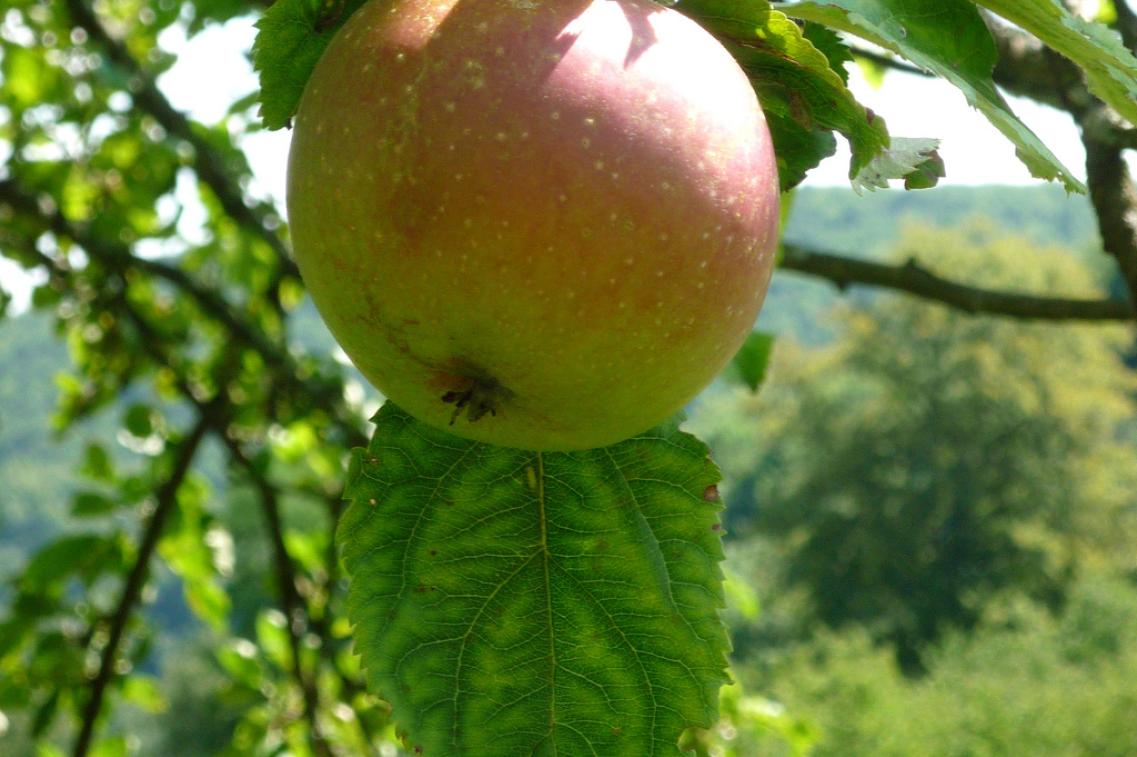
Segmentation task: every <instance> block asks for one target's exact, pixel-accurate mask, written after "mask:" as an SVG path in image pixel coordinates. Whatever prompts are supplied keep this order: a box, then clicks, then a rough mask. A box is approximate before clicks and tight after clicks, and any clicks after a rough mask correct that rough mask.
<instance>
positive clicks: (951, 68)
mask: <svg viewBox="0 0 1137 757" xmlns="http://www.w3.org/2000/svg"><path fill="white" fill-rule="evenodd" d="M779 7H780V8H781V9H782V10H784V11H785V12H786V13H787V14H788V15H790V16H793V17H794V18H798V19H802V20H803V21H814V22H816V23H820V24H825V25H827V26H830V27H832V28H834V29H838V30H840V31H844V32H847V33H849V34H853V35H856V36H859V37H862V38H864V39H866V40H868V41H870V42H872V43H873V44H876V45H879V46H881V47H883V48H885V49H887V50H891V51H893V52H895V53H897V54H899V55H902V56H903V57H905V58H907V59H908V60H910V61H912V62H913V63H915V64H916V65H918V66H921V67H922V68H925V69H927V70H929V71H931V72H933V73H935V74H936V75H938V76H941V77H943V78H944V79H946V80H947V81H949V82H951V83H952V84H953V85H955V86H956V87H958V88H959V89H960V91H962V92H963V94H964V96H965V97H966V98H967V101H968V102H969V103H970V104H971V105H972V106H974V107H975V108H977V109H979V111H980V112H981V113H983V115H985V116H986V117H987V119H988V120H989V121H990V122H991V123H992V124H993V125H994V126H995V127H996V128H997V129H998V130H999V131H1001V132H1002V133H1003V135H1004V136H1006V137H1007V138H1008V139H1010V140H1011V141H1012V142H1013V143H1014V144H1015V147H1016V148H1017V149H1016V153H1017V154H1018V156H1019V159H1020V160H1021V161H1022V162H1023V163H1024V164H1025V165H1026V167H1027V168H1028V169H1029V170H1030V172H1031V174H1033V175H1034V176H1037V177H1039V178H1042V179H1049V180H1058V181H1061V182H1062V184H1063V185H1064V186H1065V187H1066V190H1067V191H1071V192H1085V187H1084V186H1083V184H1082V183H1081V182H1080V181H1078V179H1076V178H1075V177H1074V176H1073V175H1072V174H1071V173H1070V171H1069V170H1067V169H1066V167H1065V166H1063V165H1062V163H1061V162H1060V161H1059V160H1058V158H1056V157H1055V156H1054V154H1053V153H1052V152H1050V150H1049V149H1048V148H1047V147H1046V145H1044V144H1043V143H1042V142H1041V140H1039V138H1038V137H1037V136H1035V134H1034V132H1032V131H1031V130H1030V129H1029V128H1027V126H1026V124H1024V123H1023V122H1022V121H1020V120H1019V119H1018V117H1017V116H1016V115H1015V114H1014V113H1013V112H1011V108H1010V106H1009V105H1008V104H1007V102H1006V101H1005V100H1004V99H1003V96H1002V95H1001V94H999V91H998V89H996V88H995V82H994V81H993V80H992V78H991V75H992V72H993V71H994V70H995V62H996V59H997V56H998V54H997V51H996V49H995V42H994V40H992V38H991V32H990V31H989V30H988V29H987V25H986V24H985V23H984V22H983V19H982V17H980V15H979V11H978V10H976V8H975V6H974V5H972V4H971V3H970V2H968V1H967V0H816V1H815V2H795V3H791V4H787V5H782V6H779ZM945 30H950V33H945Z"/></svg>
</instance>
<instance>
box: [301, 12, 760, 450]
mask: <svg viewBox="0 0 1137 757" xmlns="http://www.w3.org/2000/svg"><path fill="white" fill-rule="evenodd" d="M288 214H289V219H290V223H291V233H292V240H293V245H294V249H295V256H296V260H297V264H298V265H299V268H300V271H301V274H302V276H303V278H304V280H305V282H306V283H307V286H308V288H309V290H310V292H311V295H312V298H313V300H314V301H315V303H316V306H317V308H318V309H319V311H320V313H321V315H322V316H323V318H324V319H325V321H326V322H327V324H328V326H329V328H330V329H331V331H332V333H333V335H334V336H335V337H336V339H337V340H338V341H339V343H340V345H342V347H343V349H344V351H345V352H346V353H347V354H348V356H349V357H350V358H351V359H352V361H353V362H354V363H355V364H356V365H357V366H358V368H359V370H360V371H361V372H362V373H363V375H364V376H366V377H367V379H368V380H369V381H371V382H372V383H373V384H374V385H375V386H376V387H377V388H378V389H379V390H380V391H381V392H382V393H383V394H385V395H386V396H387V397H389V398H390V399H392V400H394V401H395V402H397V403H398V404H399V405H400V406H402V407H403V408H404V409H405V410H406V411H407V412H409V413H410V414H412V415H414V416H415V417H417V418H418V419H420V420H422V421H424V422H426V423H429V424H433V425H435V426H439V427H442V428H449V429H450V430H451V431H452V432H453V433H455V434H457V435H459V436H463V437H467V438H471V439H476V440H479V441H483V442H488V443H492V444H497V445H503V446H508V447H518V448H523V449H529V450H538V451H542V450H574V449H587V448H592V447H599V446H604V445H608V444H612V443H615V442H618V441H621V440H623V439H626V438H628V437H630V436H633V435H635V434H637V433H639V432H642V431H644V430H646V429H648V428H650V427H652V426H653V425H655V424H657V423H659V422H661V421H663V420H665V419H666V418H667V417H669V416H670V415H672V414H673V413H674V412H676V411H677V410H679V409H680V408H681V407H682V406H683V405H684V403H686V402H687V401H688V400H690V399H691V398H692V397H693V396H694V395H695V394H696V393H697V392H698V391H699V390H700V389H702V388H703V387H704V386H705V385H706V384H707V383H709V382H710V381H711V379H712V378H713V377H714V376H715V374H716V373H718V372H719V370H720V369H721V368H722V367H723V366H724V365H725V364H726V363H727V361H728V360H729V359H730V357H731V356H732V355H733V353H734V352H735V351H736V350H737V348H738V347H739V346H740V345H741V343H742V341H743V340H744V339H745V337H746V335H747V334H748V332H749V331H750V329H751V327H752V325H753V323H754V319H755V317H756V316H757V313H758V309H759V307H760V306H761V303H762V299H763V297H764V296H765V291H766V287H767V284H768V282H769V277H770V272H771V268H772V266H773V262H774V248H775V245H776V237H777V223H778V179H777V169H776V166H775V159H774V153H773V149H772V147H771V143H770V135H769V132H768V130H767V127H766V122H765V119H764V117H763V114H762V110H761V108H760V107H759V104H758V101H757V98H756V96H755V94H754V90H753V88H752V87H751V85H750V83H749V82H748V80H747V77H746V75H745V74H744V73H743V72H742V71H741V70H740V69H739V67H738V65H737V64H736V63H735V61H734V60H733V58H732V57H731V56H730V54H729V53H728V52H727V51H726V50H725V49H724V48H723V47H722V46H721V45H720V44H719V43H718V42H717V41H716V40H715V39H714V38H713V37H712V36H711V35H709V34H708V33H707V32H705V31H704V30H703V29H702V28H701V27H700V26H699V25H698V24H696V23H694V22H693V21H691V20H690V19H688V18H687V17H685V16H683V15H682V14H680V13H678V12H676V11H674V10H669V9H667V8H664V7H663V6H661V5H658V4H656V3H654V2H650V1H649V0H393V1H388V0H372V2H370V3H368V4H367V5H365V6H363V7H362V8H361V9H360V10H359V11H357V12H356V13H355V14H354V15H353V16H352V17H351V18H350V19H349V20H348V21H347V23H346V24H345V25H344V26H343V27H342V28H341V29H340V31H339V32H338V33H337V34H336V35H335V37H334V38H333V39H332V41H331V43H330V44H329V46H328V48H327V49H326V51H325V52H324V54H323V56H322V58H321V59H320V61H319V63H318V65H317V67H316V69H315V71H314V72H313V74H312V77H311V79H310V80H309V81H308V83H307V85H306V88H305V90H304V94H303V97H302V99H301V102H300V106H299V112H298V114H297V116H296V119H295V124H294V133H293V137H292V146H291V151H290V155H289V164H288Z"/></svg>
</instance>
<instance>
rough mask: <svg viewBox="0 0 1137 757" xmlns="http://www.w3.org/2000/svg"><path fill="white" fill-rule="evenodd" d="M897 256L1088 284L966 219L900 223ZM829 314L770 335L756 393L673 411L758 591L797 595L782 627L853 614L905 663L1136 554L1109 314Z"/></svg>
mask: <svg viewBox="0 0 1137 757" xmlns="http://www.w3.org/2000/svg"><path fill="white" fill-rule="evenodd" d="M897 252H898V253H900V254H902V255H903V256H905V257H910V256H911V257H916V258H918V259H920V260H922V261H924V262H925V263H927V264H929V265H931V266H933V267H934V268H940V269H943V270H950V271H953V272H956V273H957V274H958V275H959V276H960V277H963V278H965V279H971V278H974V279H976V280H982V281H986V282H989V283H996V284H1003V285H1005V286H1007V287H1011V288H1014V287H1021V288H1024V289H1028V290H1030V289H1034V290H1038V289H1044V290H1046V291H1054V292H1066V293H1070V294H1075V293H1078V294H1083V295H1084V294H1087V293H1089V292H1092V291H1093V290H1094V288H1095V283H1094V281H1093V278H1092V276H1090V275H1089V273H1088V272H1087V271H1086V269H1085V267H1084V266H1082V265H1081V264H1080V263H1079V262H1078V261H1077V259H1076V258H1075V257H1073V256H1072V255H1070V254H1068V253H1065V252H1063V251H1062V250H1061V249H1058V248H1042V247H1039V246H1037V245H1031V244H1029V243H1028V242H1027V241H1026V240H1024V239H1022V238H1019V237H1013V236H1005V235H1003V234H1000V233H998V232H996V231H995V230H994V229H992V227H990V225H989V224H985V223H975V224H971V225H964V226H962V227H960V228H957V229H953V230H950V231H947V230H943V231H934V230H930V229H926V228H925V229H921V228H916V227H911V228H909V229H908V230H907V231H906V232H905V233H904V235H903V236H902V237H901V239H900V240H899V242H898V245H897ZM839 320H840V325H839V326H838V328H837V335H836V339H835V341H834V343H833V344H831V345H829V346H827V347H825V348H822V349H816V350H802V349H801V348H797V349H795V348H793V346H792V344H789V343H787V341H786V340H779V344H778V348H777V350H776V351H775V360H774V365H773V367H772V369H771V374H772V378H771V379H770V380H769V381H768V383H767V385H766V386H765V387H764V389H763V391H762V392H761V393H760V394H759V395H758V396H756V397H755V396H753V395H750V394H749V393H745V392H739V391H734V392H729V393H724V394H721V395H719V396H718V397H714V398H711V399H708V400H707V402H705V403H704V404H703V405H702V406H701V407H700V412H699V413H698V414H697V415H696V417H695V418H694V419H693V424H692V427H693V428H694V430H695V431H696V432H697V433H699V434H701V435H703V436H704V437H705V438H708V439H709V440H710V443H711V446H712V448H713V449H715V450H716V457H717V459H718V461H719V462H720V464H721V465H722V466H723V470H724V473H725V476H726V480H727V488H726V492H725V496H726V499H727V502H728V510H727V516H726V523H727V526H728V529H729V530H730V531H732V532H733V533H734V534H735V535H736V537H737V538H742V539H746V538H753V539H755V540H758V541H760V542H762V543H763V544H765V545H767V546H766V549H767V550H768V551H769V552H770V553H772V554H773V555H775V556H776V558H775V559H776V564H777V565H778V566H780V567H779V569H778V570H779V575H778V577H777V581H776V583H775V584H774V586H777V587H779V588H778V589H776V590H775V589H774V587H773V586H771V587H769V588H770V590H772V591H776V593H777V594H779V595H781V594H787V595H788V594H792V593H793V592H792V591H791V590H796V591H797V592H800V596H799V597H798V601H799V603H800V604H799V606H796V607H795V612H804V617H803V618H802V619H799V620H798V622H799V623H805V624H808V619H809V618H814V619H816V620H819V621H821V622H823V623H825V624H827V625H829V626H831V627H835V628H839V627H843V626H847V625H850V624H856V625H859V626H861V627H863V628H864V629H865V630H866V632H867V633H868V635H869V637H870V638H872V639H873V640H875V641H877V642H887V643H889V644H890V645H892V647H893V649H894V651H895V652H896V654H897V657H898V659H899V660H900V662H901V663H902V665H903V666H904V668H905V670H907V671H908V672H918V671H919V670H920V669H921V666H922V661H921V655H922V650H923V649H924V648H925V647H926V646H927V645H928V644H929V643H930V642H933V641H935V640H937V639H938V638H939V637H940V636H941V635H943V634H944V633H945V632H947V631H949V630H950V629H953V628H956V629H964V630H965V629H967V628H970V627H972V626H974V625H975V624H976V623H978V622H979V621H980V620H981V619H982V618H983V617H984V614H985V609H986V607H987V606H988V605H989V604H991V603H993V602H997V601H1000V600H1001V599H1002V598H1003V597H1004V595H1006V594H1008V593H1011V594H1023V595H1026V596H1029V597H1032V598H1034V599H1036V600H1038V601H1040V602H1042V603H1043V604H1045V605H1046V606H1048V607H1050V608H1052V609H1058V608H1059V607H1060V606H1061V604H1062V601H1063V599H1064V595H1065V589H1066V587H1067V584H1068V583H1069V581H1070V580H1071V578H1072V577H1073V576H1074V575H1075V574H1076V572H1077V571H1078V570H1079V568H1081V567H1083V566H1093V565H1095V564H1098V563H1102V562H1105V563H1109V564H1113V565H1117V566H1119V567H1120V568H1122V569H1132V568H1134V567H1137V562H1134V559H1133V554H1134V553H1135V552H1134V548H1135V547H1137V541H1135V539H1134V536H1135V535H1134V530H1133V529H1134V525H1135V523H1134V518H1135V513H1134V507H1135V504H1137V503H1135V501H1134V495H1133V492H1134V491H1137V468H1135V467H1134V466H1133V465H1132V462H1131V457H1132V453H1133V449H1132V444H1131V442H1127V441H1126V440H1125V439H1124V437H1123V435H1124V433H1125V431H1126V428H1130V429H1131V428H1132V423H1133V421H1132V418H1133V415H1134V405H1133V395H1134V390H1135V388H1137V384H1135V382H1134V377H1133V375H1132V372H1131V371H1130V370H1129V369H1127V368H1126V367H1125V365H1124V364H1123V363H1122V360H1121V351H1122V350H1123V349H1124V347H1125V346H1126V337H1127V333H1126V330H1125V329H1124V328H1121V327H1116V328H1108V327H1107V328H1103V327H1086V326H1053V325H1047V326H1044V325H1030V324H1023V323H1017V322H1012V321H1007V320H998V319H992V318H976V317H968V316H965V315H960V314H958V313H955V312H952V311H949V310H947V309H944V308H941V307H938V306H931V305H927V304H923V303H920V302H917V301H913V300H911V299H909V298H901V297H881V298H878V299H877V300H875V301H874V302H873V303H872V304H871V305H870V306H868V307H866V308H864V309H846V310H844V311H842V312H841V313H840V315H839ZM786 601H788V599H787V600H786Z"/></svg>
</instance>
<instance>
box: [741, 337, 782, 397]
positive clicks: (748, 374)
mask: <svg viewBox="0 0 1137 757" xmlns="http://www.w3.org/2000/svg"><path fill="white" fill-rule="evenodd" d="M773 350H774V335H773V334H767V333H764V332H761V331H751V332H750V335H749V336H748V337H746V341H745V342H744V343H743V345H742V347H741V348H740V349H739V350H738V352H737V353H735V355H734V360H733V361H731V365H732V366H733V367H734V373H735V375H736V376H737V377H738V378H739V380H741V381H742V383H743V384H745V385H746V386H748V387H750V391H752V392H756V391H758V387H759V386H761V385H762V382H763V381H764V380H765V379H766V370H767V368H769V366H770V354H771V353H772V352H773Z"/></svg>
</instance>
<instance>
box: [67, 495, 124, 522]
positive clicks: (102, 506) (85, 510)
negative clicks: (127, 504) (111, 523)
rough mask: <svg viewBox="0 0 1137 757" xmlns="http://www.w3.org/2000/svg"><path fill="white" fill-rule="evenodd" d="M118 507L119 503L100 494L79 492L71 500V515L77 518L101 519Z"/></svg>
mask: <svg viewBox="0 0 1137 757" xmlns="http://www.w3.org/2000/svg"><path fill="white" fill-rule="evenodd" d="M117 507H118V503H117V502H115V501H114V500H113V499H110V498H109V497H107V496H105V495H103V494H99V493H98V492H79V493H78V494H76V495H75V498H74V499H72V500H71V514H72V515H73V516H75V517H76V518H91V517H100V516H103V515H106V514H107V513H109V512H111V511H113V510H114V509H115V508H117Z"/></svg>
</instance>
